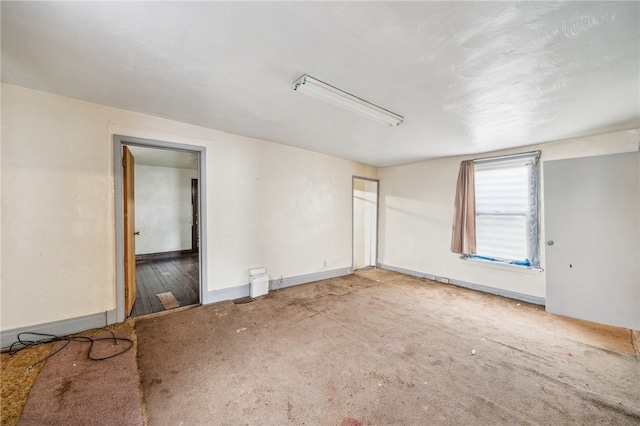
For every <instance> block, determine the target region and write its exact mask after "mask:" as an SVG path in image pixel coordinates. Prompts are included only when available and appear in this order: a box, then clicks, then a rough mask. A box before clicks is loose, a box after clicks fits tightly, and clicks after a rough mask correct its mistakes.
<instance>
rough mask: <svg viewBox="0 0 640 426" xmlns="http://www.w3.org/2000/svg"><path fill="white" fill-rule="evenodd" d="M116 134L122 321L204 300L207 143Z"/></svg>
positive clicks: (117, 222)
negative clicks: (139, 137)
mask: <svg viewBox="0 0 640 426" xmlns="http://www.w3.org/2000/svg"><path fill="white" fill-rule="evenodd" d="M114 139H115V147H114V153H116V155H121V156H123V161H122V166H121V167H120V165H119V164H118V163H119V162H116V182H115V183H116V185H115V186H116V226H117V229H118V232H117V234H116V235H117V241H116V246H117V247H116V248H117V260H118V261H117V280H116V281H117V283H116V294H117V299H118V305H117V316H118V320H119V321H121V320H123V319H124V318H125V317H129V316H132V317H138V316H143V315H148V314H151V313H155V312H162V311H165V310H169V309H175V308H178V307H181V306H189V305H194V304H199V303H201V302H202V301H203V294H204V292H203V290H202V289H203V277H204V276H205V275H204V274H203V266H204V265H203V263H202V260H203V258H205V257H204V254H203V251H204V250H205V247H204V240H203V239H202V238H201V235H202V228H203V226H202V225H203V224H202V223H201V222H202V221H201V220H200V217H202V215H201V212H202V209H203V206H204V201H203V200H202V199H201V194H202V193H203V186H204V182H203V179H202V177H203V176H204V170H203V169H204V158H203V157H204V148H201V147H191V146H186V145H179V144H172V143H165V142H156V141H148V140H141V139H136V138H124V137H115V138H114ZM193 148H195V149H193ZM118 189H120V191H118Z"/></svg>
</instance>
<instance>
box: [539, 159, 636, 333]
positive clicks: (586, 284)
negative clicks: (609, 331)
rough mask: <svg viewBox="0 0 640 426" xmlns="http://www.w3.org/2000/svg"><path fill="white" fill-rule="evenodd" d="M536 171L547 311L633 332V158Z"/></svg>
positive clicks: (550, 165) (573, 162)
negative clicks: (541, 198) (540, 188)
mask: <svg viewBox="0 0 640 426" xmlns="http://www.w3.org/2000/svg"><path fill="white" fill-rule="evenodd" d="M543 168H544V223H545V225H544V226H545V239H546V245H545V260H546V261H545V263H546V265H545V270H546V309H547V311H548V312H551V313H554V314H560V315H566V316H569V317H575V318H581V319H585V320H589V321H594V322H599V323H603V324H609V325H614V326H619V327H626V328H631V329H634V330H638V329H640V172H639V170H640V154H639V153H638V152H633V153H626V154H614V155H604V156H597V157H587V158H578V159H570V160H558V161H545V162H544V164H543Z"/></svg>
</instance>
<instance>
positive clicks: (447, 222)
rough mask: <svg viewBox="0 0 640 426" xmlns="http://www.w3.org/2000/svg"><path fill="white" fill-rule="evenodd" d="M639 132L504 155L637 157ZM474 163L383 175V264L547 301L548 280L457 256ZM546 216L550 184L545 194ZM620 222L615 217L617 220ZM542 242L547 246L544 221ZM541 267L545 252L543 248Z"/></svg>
mask: <svg viewBox="0 0 640 426" xmlns="http://www.w3.org/2000/svg"><path fill="white" fill-rule="evenodd" d="M639 140H640V138H639V132H638V130H632V131H626V132H618V133H613V134H607V135H600V136H592V137H585V138H578V139H571V140H565V141H558V142H551V143H547V144H542V145H536V146H531V147H526V148H520V149H517V150H508V151H501V152H496V153H491V154H485V155H479V156H475V158H477V157H485V156H490V155H494V154H495V155H501V154H507V153H515V152H526V151H532V150H541V151H542V157H541V161H542V167H544V161H545V160H558V159H564V158H577V157H585V156H594V155H603V154H611V153H619V152H631V151H637V150H638V147H639ZM471 158H474V157H471V156H468V157H456V158H445V159H438V160H433V161H425V162H421V163H415V164H409V165H404V166H397V167H387V168H383V169H380V170H379V178H380V182H381V187H380V205H381V209H380V210H381V211H380V235H379V249H378V250H379V255H378V256H379V257H378V261H379V262H380V263H382V264H385V265H389V266H392V267H398V268H403V269H408V270H412V271H416V272H420V273H424V274H430V275H435V276H441V277H447V278H450V279H454V280H459V281H465V282H468V283H473V284H480V285H483V286H488V287H493V288H497V289H501V290H507V291H510V292H516V293H521V294H525V295H530V296H535V297H542V298H544V297H545V274H544V272H543V271H537V270H529V269H525V268H519V267H516V266H510V265H498V264H492V263H489V262H482V261H475V260H463V259H460V257H459V255H457V254H454V253H451V251H450V242H451V225H452V220H453V199H454V195H455V187H456V180H457V176H458V169H459V166H460V161H462V160H465V159H471ZM541 202H542V208H541V211H544V181H543V182H542V188H541ZM611 220H612V221H615V216H612V218H611ZM541 230H542V236H541V241H542V242H544V241H545V235H544V218H542V226H541ZM540 255H541V267H542V269H543V270H544V266H545V246H544V244H542V245H541V253H540Z"/></svg>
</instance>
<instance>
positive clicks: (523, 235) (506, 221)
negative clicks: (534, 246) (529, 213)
mask: <svg viewBox="0 0 640 426" xmlns="http://www.w3.org/2000/svg"><path fill="white" fill-rule="evenodd" d="M527 235H528V234H527V219H526V216H490V215H480V216H476V247H477V253H478V255H480V256H486V257H497V258H500V259H508V260H524V259H526V258H527Z"/></svg>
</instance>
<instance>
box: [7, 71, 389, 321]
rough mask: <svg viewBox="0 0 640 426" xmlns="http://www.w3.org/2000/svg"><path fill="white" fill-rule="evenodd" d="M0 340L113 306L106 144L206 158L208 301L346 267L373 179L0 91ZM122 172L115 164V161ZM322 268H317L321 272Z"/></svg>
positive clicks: (243, 144) (227, 137)
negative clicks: (252, 278) (358, 183)
mask: <svg viewBox="0 0 640 426" xmlns="http://www.w3.org/2000/svg"><path fill="white" fill-rule="evenodd" d="M2 125H3V126H2V150H3V152H2V236H1V237H2V246H3V250H2V273H3V276H2V289H1V291H2V301H1V308H2V313H1V320H2V324H1V327H2V330H10V329H13V328H17V327H23V326H29V325H34V324H40V323H46V322H51V321H56V320H62V319H68V318H75V317H79V316H83V315H88V314H93V313H100V312H105V311H108V310H113V309H115V307H116V289H115V287H116V285H115V268H116V267H115V219H114V172H113V170H114V167H113V161H114V159H113V155H112V151H113V149H112V147H113V135H114V134H119V135H126V136H132V137H140V138H148V139H156V140H162V141H168V142H176V143H185V144H191V145H199V146H204V147H206V149H207V156H206V158H207V164H206V166H207V173H208V176H207V178H208V185H207V194H206V195H207V201H208V210H207V220H208V230H207V231H208V235H207V238H208V244H209V247H208V259H207V263H208V276H207V282H208V290H217V289H223V288H227V287H235V286H240V285H244V284H247V283H248V272H247V270H248V268H250V267H255V266H267V267H268V268H269V272H270V274H271V276H272V277H279V276H281V275H282V276H283V277H291V276H297V275H304V274H310V273H314V272H320V271H323V270H333V269H338V268H345V267H350V266H351V262H352V258H351V221H352V217H351V202H352V187H351V185H352V176H353V175H358V176H365V177H371V178H376V177H377V175H376V174H377V171H376V169H375V168H372V167H368V166H364V165H361V164H357V163H354V162H351V161H346V160H341V159H338V158H334V157H329V156H326V155H321V154H317V153H314V152H310V151H305V150H302V149H297V148H292V147H288V146H284V145H278V144H275V143H271V142H266V141H261V140H256V139H251V138H246V137H242V136H238V135H233V134H229V133H225V132H221V131H215V130H210V129H205V128H201V127H196V126H192V125H188V124H184V123H179V122H175V121H170V120H165V119H161V118H157V117H151V116H146V115H143V114H137V113H133V112H130V111H125V110H120V109H115V108H109V107H105V106H101V105H97V104H91V103H88V102H82V101H78V100H74V99H70V98H65V97H61V96H56V95H51V94H47V93H43V92H38V91H34V90H30V89H25V88H21V87H17V86H12V85H7V84H2ZM118 161H119V160H118ZM325 261H326V267H325V266H324V262H325Z"/></svg>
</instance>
